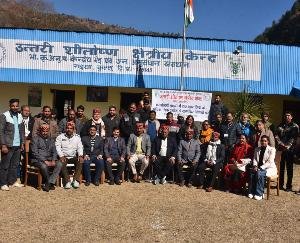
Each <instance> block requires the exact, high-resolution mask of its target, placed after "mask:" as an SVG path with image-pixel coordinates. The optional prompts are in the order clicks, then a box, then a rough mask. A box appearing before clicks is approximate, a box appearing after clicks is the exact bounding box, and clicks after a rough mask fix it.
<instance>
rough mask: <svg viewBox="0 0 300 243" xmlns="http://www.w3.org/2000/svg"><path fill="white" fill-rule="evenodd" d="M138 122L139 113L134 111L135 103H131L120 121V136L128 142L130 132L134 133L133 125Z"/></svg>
mask: <svg viewBox="0 0 300 243" xmlns="http://www.w3.org/2000/svg"><path fill="white" fill-rule="evenodd" d="M137 122H140V114H139V113H137V112H136V104H135V103H131V104H130V106H129V110H128V112H127V113H125V114H124V115H123V117H122V119H121V121H120V129H121V136H122V137H123V138H124V139H125V142H126V143H127V142H128V139H129V136H130V134H132V133H134V131H135V125H136V123H137Z"/></svg>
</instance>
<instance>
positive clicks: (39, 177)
mask: <svg viewBox="0 0 300 243" xmlns="http://www.w3.org/2000/svg"><path fill="white" fill-rule="evenodd" d="M42 179H43V178H42V175H41V173H40V172H39V173H38V187H37V189H38V190H41V189H42Z"/></svg>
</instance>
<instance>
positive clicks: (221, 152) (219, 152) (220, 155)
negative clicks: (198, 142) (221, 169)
mask: <svg viewBox="0 0 300 243" xmlns="http://www.w3.org/2000/svg"><path fill="white" fill-rule="evenodd" d="M212 146H213V145H212V144H211V143H209V144H208V146H207V152H206V157H205V160H204V161H208V159H209V153H208V151H210V149H211V147H212ZM216 146H217V149H216V161H215V164H219V163H222V164H223V163H224V160H225V146H224V144H221V143H220V144H217V145H216Z"/></svg>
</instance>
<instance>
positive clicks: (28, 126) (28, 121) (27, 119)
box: [21, 105, 34, 140]
mask: <svg viewBox="0 0 300 243" xmlns="http://www.w3.org/2000/svg"><path fill="white" fill-rule="evenodd" d="M21 115H22V118H23V124H24V128H25V139H26V140H30V139H31V137H32V129H33V125H34V118H33V117H32V116H31V115H30V107H29V106H28V105H22V106H21Z"/></svg>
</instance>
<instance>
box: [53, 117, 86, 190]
mask: <svg viewBox="0 0 300 243" xmlns="http://www.w3.org/2000/svg"><path fill="white" fill-rule="evenodd" d="M74 126H75V125H74V123H73V122H68V123H67V125H66V132H65V133H62V134H60V135H59V136H58V137H57V138H56V141H55V147H56V151H57V154H58V156H59V160H60V161H61V162H62V164H63V165H62V168H61V173H62V177H63V183H64V187H65V189H70V188H71V185H72V186H73V187H74V188H78V187H79V181H80V176H81V171H82V163H83V146H82V143H81V139H80V136H79V135H77V134H74ZM68 163H70V164H74V165H75V173H74V177H73V182H72V183H71V181H70V176H69V173H68V169H67V164H68Z"/></svg>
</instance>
